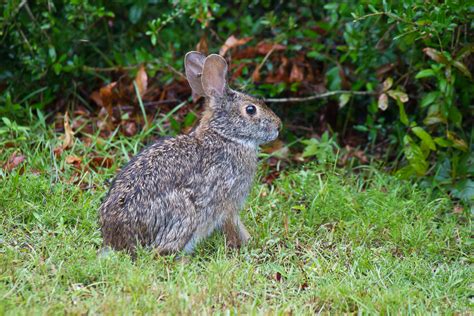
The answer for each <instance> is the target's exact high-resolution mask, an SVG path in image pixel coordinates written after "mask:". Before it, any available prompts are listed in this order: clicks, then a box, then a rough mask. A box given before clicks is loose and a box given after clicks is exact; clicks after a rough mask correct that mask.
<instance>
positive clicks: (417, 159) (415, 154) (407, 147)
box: [403, 135, 428, 176]
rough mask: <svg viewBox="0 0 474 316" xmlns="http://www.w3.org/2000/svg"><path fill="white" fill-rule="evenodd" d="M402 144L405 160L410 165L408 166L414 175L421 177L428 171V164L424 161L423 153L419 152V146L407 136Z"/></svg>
mask: <svg viewBox="0 0 474 316" xmlns="http://www.w3.org/2000/svg"><path fill="white" fill-rule="evenodd" d="M403 142H404V148H403V151H404V153H405V158H406V159H407V160H408V162H409V163H410V166H412V168H413V169H414V170H415V172H416V174H417V175H419V176H423V175H424V174H425V173H426V171H427V170H428V163H427V162H426V160H425V157H424V155H423V151H422V150H421V148H420V146H418V145H417V144H415V142H414V141H413V139H411V137H410V136H408V135H405V137H404V138H403Z"/></svg>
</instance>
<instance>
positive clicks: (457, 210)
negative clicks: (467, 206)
mask: <svg viewBox="0 0 474 316" xmlns="http://www.w3.org/2000/svg"><path fill="white" fill-rule="evenodd" d="M463 211H464V208H463V207H462V206H461V205H459V204H456V205H455V206H454V209H453V213H454V214H462V212H463Z"/></svg>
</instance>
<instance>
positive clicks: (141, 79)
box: [135, 65, 148, 97]
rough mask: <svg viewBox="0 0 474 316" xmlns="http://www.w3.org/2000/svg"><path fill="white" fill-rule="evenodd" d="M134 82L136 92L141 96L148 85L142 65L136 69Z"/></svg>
mask: <svg viewBox="0 0 474 316" xmlns="http://www.w3.org/2000/svg"><path fill="white" fill-rule="evenodd" d="M135 83H136V85H137V89H138V93H139V94H140V97H143V95H144V94H145V92H146V89H147V87H148V76H147V74H146V70H145V66H144V65H141V66H140V68H139V69H138V72H137V75H136V77H135Z"/></svg>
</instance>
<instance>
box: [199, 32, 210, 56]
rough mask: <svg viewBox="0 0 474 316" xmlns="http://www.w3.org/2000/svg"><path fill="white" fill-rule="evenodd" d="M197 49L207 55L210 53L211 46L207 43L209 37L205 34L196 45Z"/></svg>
mask: <svg viewBox="0 0 474 316" xmlns="http://www.w3.org/2000/svg"><path fill="white" fill-rule="evenodd" d="M196 50H197V51H198V52H201V53H203V54H204V55H207V54H208V53H209V46H208V44H207V39H206V37H205V36H204V35H203V36H201V38H200V39H199V43H197V45H196Z"/></svg>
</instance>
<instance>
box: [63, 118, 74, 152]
mask: <svg viewBox="0 0 474 316" xmlns="http://www.w3.org/2000/svg"><path fill="white" fill-rule="evenodd" d="M73 143H74V132H73V131H72V128H71V125H70V124H69V113H68V112H67V111H66V114H64V140H63V149H68V148H70V147H71V146H72V144H73Z"/></svg>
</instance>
